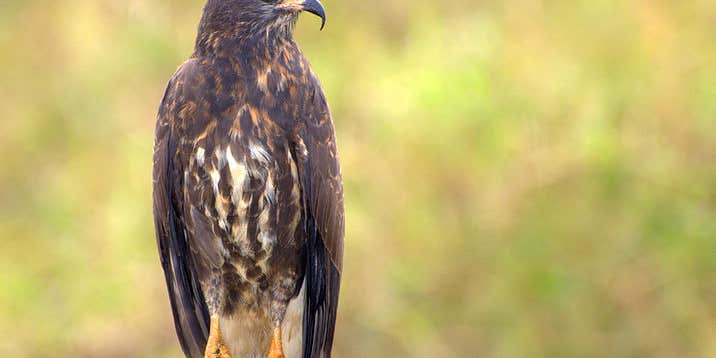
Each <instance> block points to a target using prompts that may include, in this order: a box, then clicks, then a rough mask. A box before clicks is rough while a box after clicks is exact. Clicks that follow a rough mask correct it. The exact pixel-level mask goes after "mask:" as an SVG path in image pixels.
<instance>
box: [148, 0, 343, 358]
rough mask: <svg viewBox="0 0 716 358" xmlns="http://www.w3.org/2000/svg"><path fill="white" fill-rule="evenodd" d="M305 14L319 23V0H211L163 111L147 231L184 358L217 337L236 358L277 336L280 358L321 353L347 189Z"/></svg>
mask: <svg viewBox="0 0 716 358" xmlns="http://www.w3.org/2000/svg"><path fill="white" fill-rule="evenodd" d="M301 10H306V11H310V12H313V13H316V14H319V15H321V16H322V17H323V12H322V8H321V7H320V3H318V2H317V1H316V0H308V1H305V2H295V1H293V0H286V1H283V2H278V1H263V0H209V1H208V3H207V4H206V6H205V8H204V14H203V16H202V20H201V22H200V25H199V33H198V36H197V42H196V47H195V50H194V53H193V54H192V56H191V58H190V59H189V60H188V61H186V62H185V63H184V64H183V65H181V67H180V68H179V69H178V70H177V72H176V73H175V75H174V77H173V78H172V79H171V81H170V82H169V85H168V86H167V89H166V92H165V94H164V98H163V99H162V102H161V105H160V108H159V114H158V118H157V127H156V140H155V149H154V217H155V227H156V235H157V242H158V246H159V253H160V256H161V262H162V266H163V269H164V272H165V276H166V283H167V288H168V291H169V298H170V300H171V305H172V310H173V314H174V321H175V327H176V330H177V334H178V336H179V340H180V342H181V346H182V349H183V350H184V353H185V354H186V356H187V357H201V356H204V355H205V354H206V356H210V353H209V349H207V348H206V347H207V341H211V340H212V339H214V337H213V336H212V338H209V334H210V330H211V331H212V332H213V329H214V328H216V329H218V327H220V328H221V330H222V331H223V332H222V336H223V342H222V344H225V346H226V347H225V348H226V349H228V353H231V354H232V355H233V356H234V358H240V357H244V356H246V357H255V356H262V357H265V356H266V354H268V353H269V347H270V346H271V342H272V334H273V333H274V329H279V328H280V329H281V332H282V333H281V337H283V345H284V348H286V353H287V355H288V356H289V357H290V356H291V354H295V355H296V356H299V355H300V356H302V357H306V358H308V357H329V356H330V351H331V345H332V339H333V330H334V325H335V319H336V308H337V303H338V290H339V283H340V275H341V270H342V256H343V232H344V219H343V189H342V184H341V173H340V168H339V165H338V158H337V154H336V144H335V137H334V129H333V123H332V120H331V116H330V113H329V110H328V106H327V104H326V99H325V96H324V93H323V91H322V89H321V86H320V84H319V82H318V80H317V78H316V77H315V75H314V74H313V73H312V72H311V69H310V66H309V64H308V62H307V61H306V59H305V58H304V56H303V54H302V53H301V51H300V49H299V48H298V46H297V45H296V43H295V42H294V40H293V38H292V31H293V27H294V24H295V22H296V19H297V16H298V13H299V12H300V11H301ZM214 319H216V320H218V321H217V324H218V326H217V327H214V326H215V324H214V323H215V322H214ZM213 334H214V333H212V335H213ZM208 343H209V345H210V346H211V345H212V342H208ZM222 347H223V346H222ZM212 349H213V348H212ZM222 349H223V348H222ZM219 353H221V354H223V351H222V352H219V349H218V348H217V350H216V354H217V356H221V355H220V354H219ZM211 354H214V353H211Z"/></svg>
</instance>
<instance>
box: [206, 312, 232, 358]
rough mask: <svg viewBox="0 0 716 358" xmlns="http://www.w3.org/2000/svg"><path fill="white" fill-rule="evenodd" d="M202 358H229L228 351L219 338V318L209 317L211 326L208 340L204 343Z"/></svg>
mask: <svg viewBox="0 0 716 358" xmlns="http://www.w3.org/2000/svg"><path fill="white" fill-rule="evenodd" d="M204 358H231V354H230V353H229V349H228V348H226V344H224V340H223V339H222V338H221V328H220V327H219V316H216V315H212V316H211V324H210V326H209V339H208V340H207V342H206V350H205V351H204Z"/></svg>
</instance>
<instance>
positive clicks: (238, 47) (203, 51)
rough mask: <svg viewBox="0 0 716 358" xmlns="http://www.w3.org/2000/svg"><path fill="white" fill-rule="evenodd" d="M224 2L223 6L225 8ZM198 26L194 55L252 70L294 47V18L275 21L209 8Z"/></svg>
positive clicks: (256, 15) (275, 19) (271, 17)
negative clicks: (231, 61)
mask: <svg viewBox="0 0 716 358" xmlns="http://www.w3.org/2000/svg"><path fill="white" fill-rule="evenodd" d="M226 3H227V2H223V3H222V4H226ZM211 4H212V2H211V1H210V2H209V3H207V9H205V12H204V14H203V16H202V19H201V22H200V23H199V31H198V34H197V38H196V44H195V48H194V54H195V55H197V56H199V57H215V58H227V59H234V60H237V61H241V62H244V63H245V64H246V65H249V66H252V65H257V64H262V63H270V62H272V61H273V59H275V58H276V56H277V55H278V54H279V53H281V52H282V51H283V50H284V48H285V47H286V46H290V45H292V44H294V42H293V29H294V28H295V25H296V20H297V16H295V15H290V16H284V17H281V18H276V17H275V16H273V15H270V14H263V13H258V14H250V13H236V12H235V11H229V10H226V11H224V12H221V11H219V10H217V9H213V10H212V8H211V7H210V5H211Z"/></svg>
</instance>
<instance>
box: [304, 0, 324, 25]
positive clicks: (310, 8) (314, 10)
mask: <svg viewBox="0 0 716 358" xmlns="http://www.w3.org/2000/svg"><path fill="white" fill-rule="evenodd" d="M301 5H303V10H304V11H307V12H310V13H311V14H314V15H316V16H318V17H320V18H321V30H323V27H324V26H326V11H325V10H324V9H323V4H321V2H320V1H319V0H304V1H303V3H301Z"/></svg>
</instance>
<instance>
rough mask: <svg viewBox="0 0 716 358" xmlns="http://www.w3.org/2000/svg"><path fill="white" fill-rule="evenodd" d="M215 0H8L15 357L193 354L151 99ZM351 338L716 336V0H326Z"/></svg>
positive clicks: (645, 351)
mask: <svg viewBox="0 0 716 358" xmlns="http://www.w3.org/2000/svg"><path fill="white" fill-rule="evenodd" d="M202 6H203V1H201V0H173V1H170V0H146V1H142V0H52V1H50V0H21V1H19V0H2V1H0V68H1V69H2V70H1V71H0V98H2V101H1V103H2V104H1V105H0V153H2V156H1V157H2V159H1V160H0V337H2V339H1V340H0V357H178V356H179V355H180V350H179V346H178V343H177V341H176V338H175V334H174V329H173V325H172V323H171V314H170V310H169V307H168V299H167V297H166V293H165V288H164V282H163V276H162V273H161V269H160V265H159V260H158V255H157V252H156V247H155V242H154V236H153V235H154V231H153V224H152V219H151V209H150V207H151V199H150V193H151V178H150V175H151V156H152V142H153V130H154V118H155V113H156V109H157V106H158V103H159V100H160V97H161V95H162V93H163V91H164V88H165V84H166V82H167V81H168V79H169V78H170V76H171V75H172V73H173V72H174V70H175V69H176V67H177V66H178V65H179V64H180V63H181V62H182V61H183V60H184V59H185V58H186V57H188V56H189V54H190V53H191V50H192V47H193V42H194V36H195V29H196V24H197V22H198V19H199V16H200V13H201V8H202ZM325 6H326V9H327V12H328V24H327V27H326V29H325V30H324V31H323V32H319V31H318V27H319V26H318V22H317V19H315V18H314V17H311V16H304V17H303V18H302V19H301V21H300V22H299V26H298V28H297V33H296V36H297V38H298V41H299V43H300V44H301V46H302V47H303V49H304V51H305V52H306V54H307V56H308V58H309V59H310V61H311V62H312V64H313V68H314V70H315V72H316V73H317V74H318V75H319V77H320V78H321V81H322V83H323V85H324V87H325V89H326V92H327V95H328V100H329V103H330V104H331V107H332V110H333V114H334V118H335V122H336V127H337V134H338V141H339V150H340V154H341V159H342V165H343V173H344V177H345V189H346V206H347V207H346V211H347V241H346V258H345V261H346V265H345V272H344V278H343V288H342V297H341V300H342V301H341V306H340V316H339V322H338V329H337V337H336V342H335V349H334V352H335V354H334V355H335V356H336V357H392V356H397V357H478V356H479V357H716V40H715V37H714V36H716V2H714V1H713V0H692V1H666V0H635V1H609V0H601V1H586V0H561V1H558V0H554V1H539V0H473V1H471V0H438V1H407V0H360V1H339V0H325Z"/></svg>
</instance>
